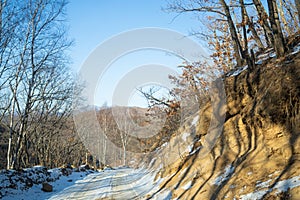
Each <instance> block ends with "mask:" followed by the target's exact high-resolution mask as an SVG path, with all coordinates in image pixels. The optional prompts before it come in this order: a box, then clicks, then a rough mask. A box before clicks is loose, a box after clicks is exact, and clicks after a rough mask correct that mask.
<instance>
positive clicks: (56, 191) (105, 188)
mask: <svg viewBox="0 0 300 200" xmlns="http://www.w3.org/2000/svg"><path fill="white" fill-rule="evenodd" d="M29 171H30V170H29ZM24 173H25V172H24ZM47 173H49V174H51V173H53V176H59V179H58V180H56V181H55V182H49V183H50V184H51V185H52V186H53V191H52V192H44V191H42V190H41V188H42V184H33V186H32V187H30V188H29V189H20V188H19V189H13V188H6V189H5V192H6V193H5V196H4V197H3V199H4V200H15V199H18V200H21V199H23V200H35V199H36V200H38V199H48V200H56V199H57V200H58V199H59V200H60V199H76V200H77V199H101V198H105V197H108V198H113V199H140V198H142V197H144V198H146V195H152V194H155V192H156V191H158V190H159V186H160V184H161V183H162V181H163V179H159V178H158V179H155V177H156V174H157V173H156V172H155V171H153V172H150V171H148V170H146V169H132V168H124V167H123V168H117V169H106V170H103V171H99V172H94V173H91V171H85V172H74V171H73V172H72V173H70V174H69V175H68V176H63V175H62V173H61V169H53V170H48V171H47ZM47 173H46V174H47ZM1 175H2V174H1ZM27 175H28V174H27ZM23 176H24V175H23ZM49 176H50V175H49ZM51 176H52V175H51ZM0 178H1V179H0V180H4V175H3V176H1V177H0ZM46 179H47V178H44V179H40V181H41V182H44V181H45V180H46ZM17 181H18V180H17ZM2 182H3V181H2ZM4 183H5V181H4ZM4 183H3V184H2V186H1V187H4V186H5V185H4ZM1 190H2V189H1ZM1 192H3V191H1ZM170 197H171V193H170V191H168V190H164V191H161V192H159V193H157V194H155V195H153V198H152V199H166V200H168V199H170Z"/></svg>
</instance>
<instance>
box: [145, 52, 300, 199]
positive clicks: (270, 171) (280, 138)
mask: <svg viewBox="0 0 300 200" xmlns="http://www.w3.org/2000/svg"><path fill="white" fill-rule="evenodd" d="M271 54H272V52H269V53H266V54H265V55H261V56H259V57H258V58H259V59H260V60H258V61H257V65H256V67H255V68H254V69H249V68H247V69H246V68H244V69H241V70H240V71H236V72H234V73H233V72H232V73H229V74H227V75H226V76H224V77H223V79H224V83H225V91H226V98H227V99H226V101H227V103H226V108H222V109H220V108H219V109H220V110H218V111H222V110H223V111H225V110H226V112H224V113H222V112H216V111H215V110H213V107H212V104H211V102H208V103H207V104H206V106H204V107H203V109H201V110H200V111H199V113H198V114H197V115H196V116H192V117H190V119H188V120H187V122H186V123H185V125H184V126H182V127H181V128H180V129H179V130H178V132H177V136H176V137H173V138H172V139H171V140H170V142H169V143H168V144H167V145H165V147H163V148H161V149H160V150H159V151H158V152H157V154H158V155H156V156H155V158H154V159H153V160H152V161H151V163H150V167H151V169H152V170H158V169H159V171H158V173H157V175H158V176H160V178H165V179H164V182H163V183H162V184H161V188H160V189H159V190H157V191H156V192H155V193H156V194H158V193H161V192H163V191H170V192H171V193H172V199H300V187H299V186H300V157H299V155H300V140H299V135H300V123H299V122H300V112H299V111H300V99H299V97H300V79H299V77H300V68H299V65H300V54H299V52H298V51H297V48H295V51H294V52H293V53H290V54H288V55H287V56H285V57H284V58H282V59H280V60H279V59H276V58H274V57H273V58H272V56H270V55H271ZM212 113H217V114H214V117H212ZM222 117H225V122H224V124H223V126H222V127H220V126H219V127H213V125H211V124H210V123H212V122H213V120H217V121H218V119H221V118H222ZM198 119H199V120H198ZM214 122H215V121H214ZM209 127H210V128H209ZM215 129H219V130H222V133H221V134H220V136H219V137H218V138H217V140H216V143H215V145H214V146H213V147H212V150H211V151H207V150H208V149H207V148H206V147H207V144H209V142H210V141H209V137H207V136H209V134H213V132H214V130H215ZM208 146H209V145H208ZM149 161H150V160H149Z"/></svg>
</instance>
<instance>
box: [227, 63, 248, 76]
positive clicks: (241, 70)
mask: <svg viewBox="0 0 300 200" xmlns="http://www.w3.org/2000/svg"><path fill="white" fill-rule="evenodd" d="M246 69H248V65H245V66H243V67H240V68H237V69H236V70H235V71H233V72H229V73H227V76H228V77H229V76H237V75H239V74H240V73H242V72H243V71H245V70H246Z"/></svg>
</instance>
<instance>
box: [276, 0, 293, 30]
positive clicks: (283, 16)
mask: <svg viewBox="0 0 300 200" xmlns="http://www.w3.org/2000/svg"><path fill="white" fill-rule="evenodd" d="M278 11H279V14H280V18H281V20H282V23H283V25H284V30H285V31H286V32H287V34H288V35H291V34H292V31H291V29H290V27H289V26H288V23H287V21H286V18H285V15H284V11H283V0H279V9H278Z"/></svg>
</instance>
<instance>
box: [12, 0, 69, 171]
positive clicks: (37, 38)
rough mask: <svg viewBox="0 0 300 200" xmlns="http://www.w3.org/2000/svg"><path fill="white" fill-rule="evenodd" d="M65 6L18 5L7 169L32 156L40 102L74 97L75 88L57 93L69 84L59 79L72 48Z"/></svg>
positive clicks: (61, 2) (38, 1)
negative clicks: (33, 128)
mask: <svg viewBox="0 0 300 200" xmlns="http://www.w3.org/2000/svg"><path fill="white" fill-rule="evenodd" d="M66 3H67V2H66V1H65V0H56V1H50V0H31V1H25V2H24V1H22V2H21V1H20V2H19V3H18V4H16V5H17V6H16V7H17V10H19V11H22V12H19V13H18V20H19V23H18V26H17V27H16V34H13V35H11V37H15V38H16V41H18V43H17V44H16V45H15V48H14V49H13V50H12V52H14V53H15V54H14V59H13V60H10V61H9V63H11V64H12V65H13V66H16V67H13V68H11V71H10V74H12V75H13V76H12V78H10V81H9V88H10V91H9V92H10V93H11V102H10V123H9V128H10V137H9V146H8V153H7V168H18V167H20V165H21V158H22V155H28V154H29V153H28V145H27V143H28V138H29V137H30V126H31V125H32V121H31V119H33V118H34V115H35V114H36V110H37V109H39V108H41V107H39V106H40V105H41V102H44V103H46V102H47V103H48V104H50V105H55V104H57V105H59V104H60V103H58V102H59V100H66V98H65V97H66V95H70V94H71V92H70V91H71V90H72V85H69V88H67V87H64V88H63V89H62V88H60V89H59V90H56V89H57V88H58V87H60V86H64V84H68V81H67V80H68V78H69V77H66V76H65V75H66V74H62V75H61V77H59V76H60V74H61V73H62V71H65V70H64V69H65V68H66V63H67V59H66V58H67V57H66V56H65V51H66V50H67V49H68V48H69V47H70V45H71V42H70V41H68V39H67V38H66V29H65V28H64V25H63V19H64V18H63V15H64V8H65V6H66ZM62 76H65V77H62ZM55 77H58V79H57V78H55ZM68 91H69V92H68ZM69 97H70V96H68V98H69ZM66 102H67V101H66ZM61 105H63V104H61ZM63 106H66V105H63ZM58 107H59V106H58ZM61 109H62V108H60V110H61ZM40 112H42V111H40ZM51 114H53V113H51ZM22 159H23V158H22Z"/></svg>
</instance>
